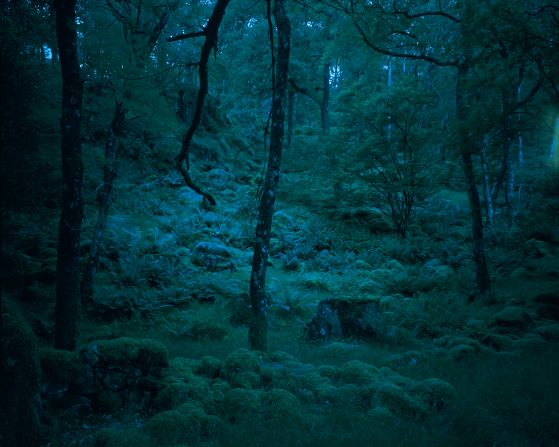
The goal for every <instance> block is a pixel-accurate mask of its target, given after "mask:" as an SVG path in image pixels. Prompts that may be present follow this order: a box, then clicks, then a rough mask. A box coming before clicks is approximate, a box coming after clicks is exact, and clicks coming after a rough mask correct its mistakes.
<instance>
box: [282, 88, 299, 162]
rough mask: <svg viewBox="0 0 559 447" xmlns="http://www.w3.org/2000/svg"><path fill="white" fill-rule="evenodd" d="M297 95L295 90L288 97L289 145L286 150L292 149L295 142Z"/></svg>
mask: <svg viewBox="0 0 559 447" xmlns="http://www.w3.org/2000/svg"><path fill="white" fill-rule="evenodd" d="M296 93H297V92H295V91H294V90H292V91H290V92H289V94H288V96H287V144H286V146H285V150H286V151H288V150H289V149H291V143H292V141H293V125H294V118H295V98H296Z"/></svg>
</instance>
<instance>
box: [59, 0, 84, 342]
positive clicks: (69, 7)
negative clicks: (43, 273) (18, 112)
mask: <svg viewBox="0 0 559 447" xmlns="http://www.w3.org/2000/svg"><path fill="white" fill-rule="evenodd" d="M75 7H76V0H56V1H55V3H54V9H55V12H56V35H57V40H58V52H59V54H60V66H61V69H62V119H61V122H60V124H61V126H60V127H61V137H62V141H61V150H62V181H63V195H62V213H61V216H60V224H59V231H58V258H57V265H56V311H55V341H54V343H55V346H56V348H59V349H68V350H73V349H74V348H75V347H76V345H77V342H78V338H79V320H80V235H81V225H82V218H83V198H82V183H83V165H82V155H81V139H80V138H81V137H80V128H81V114H82V96H83V86H82V81H81V76H80V65H79V62H78V49H77V32H76V10H75Z"/></svg>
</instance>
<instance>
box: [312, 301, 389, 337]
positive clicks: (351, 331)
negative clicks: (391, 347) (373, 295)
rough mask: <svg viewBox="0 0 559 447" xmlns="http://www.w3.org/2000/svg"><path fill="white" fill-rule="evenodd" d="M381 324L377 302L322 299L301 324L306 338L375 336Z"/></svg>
mask: <svg viewBox="0 0 559 447" xmlns="http://www.w3.org/2000/svg"><path fill="white" fill-rule="evenodd" d="M382 324H383V316H382V314H381V312H380V310H379V306H378V303H377V302H376V301H373V300H342V299H328V300H322V301H321V302H320V303H319V304H318V309H317V311H316V314H315V316H314V317H313V319H312V320H311V321H310V322H309V323H307V325H306V327H305V333H306V336H307V337H308V338H309V339H327V338H348V337H349V338H352V337H353V338H366V339H372V338H376V337H377V335H378V334H379V332H380V327H381V326H382Z"/></svg>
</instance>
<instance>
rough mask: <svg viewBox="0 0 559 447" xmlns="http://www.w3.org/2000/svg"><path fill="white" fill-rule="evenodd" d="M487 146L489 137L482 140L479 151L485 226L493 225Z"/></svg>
mask: <svg viewBox="0 0 559 447" xmlns="http://www.w3.org/2000/svg"><path fill="white" fill-rule="evenodd" d="M488 146H489V137H488V136H487V135H486V136H485V137H484V138H483V147H482V149H481V172H482V175H483V198H484V201H485V218H486V220H487V225H493V216H494V212H493V198H492V197H491V188H490V187H489V168H488V166H487V149H488Z"/></svg>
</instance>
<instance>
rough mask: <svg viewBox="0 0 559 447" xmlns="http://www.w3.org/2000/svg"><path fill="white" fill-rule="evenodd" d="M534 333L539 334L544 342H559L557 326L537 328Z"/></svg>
mask: <svg viewBox="0 0 559 447" xmlns="http://www.w3.org/2000/svg"><path fill="white" fill-rule="evenodd" d="M534 332H536V334H539V335H540V336H541V337H542V338H543V339H544V340H546V341H551V342H557V341H559V324H546V325H544V326H539V327H537V328H536V330H535V331H534Z"/></svg>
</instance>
